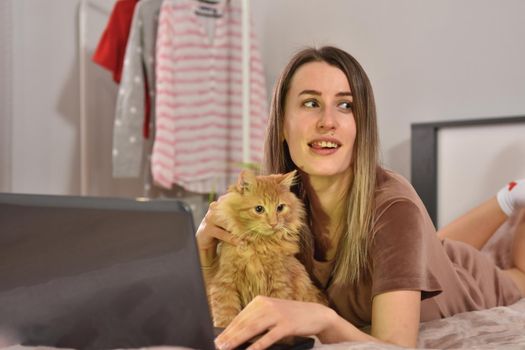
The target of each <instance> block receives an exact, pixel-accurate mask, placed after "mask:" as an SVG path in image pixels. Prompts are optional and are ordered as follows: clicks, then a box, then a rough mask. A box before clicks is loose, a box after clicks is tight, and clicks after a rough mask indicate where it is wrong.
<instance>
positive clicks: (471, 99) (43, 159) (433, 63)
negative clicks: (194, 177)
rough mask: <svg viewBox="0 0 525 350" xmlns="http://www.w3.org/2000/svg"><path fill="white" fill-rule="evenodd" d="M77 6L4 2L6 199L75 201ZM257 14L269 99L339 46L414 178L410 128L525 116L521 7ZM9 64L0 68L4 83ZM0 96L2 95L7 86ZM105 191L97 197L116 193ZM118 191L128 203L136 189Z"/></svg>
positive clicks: (332, 7)
mask: <svg viewBox="0 0 525 350" xmlns="http://www.w3.org/2000/svg"><path fill="white" fill-rule="evenodd" d="M79 2H80V1H78V0H76V1H72V0H49V1H45V2H43V1H39V0H16V1H15V0H3V2H2V7H0V10H1V11H0V23H3V22H4V21H6V20H7V17H6V16H9V14H8V13H7V12H8V11H5V5H4V4H7V3H10V4H11V5H10V6H11V9H10V10H9V11H12V16H13V17H12V18H13V20H12V21H11V22H9V21H8V22H9V23H12V25H13V29H12V30H11V31H3V30H2V31H1V32H0V50H2V51H0V52H5V51H6V50H5V47H6V45H7V46H8V49H9V50H10V51H11V52H12V57H11V61H10V62H11V64H12V67H13V69H12V73H11V75H12V78H13V79H12V90H11V92H12V99H11V100H12V108H11V111H9V109H8V108H6V107H5V105H4V104H2V107H0V113H2V114H1V115H0V128H1V129H2V131H1V133H0V137H2V141H1V142H2V143H0V146H1V147H2V152H0V169H1V171H0V174H1V177H0V180H2V181H0V186H2V188H1V189H3V190H11V191H16V192H38V193H79V192H80V169H79V168H80V163H79V133H80V126H79V108H80V107H79V89H78V69H79V66H78V50H77V45H78V32H77V28H78V19H77V13H78V4H79ZM251 5H252V10H253V21H254V22H255V25H256V30H257V34H258V35H259V37H260V39H261V51H262V55H263V60H264V64H265V69H266V75H267V84H268V88H269V89H270V88H271V86H272V85H273V82H274V80H275V78H276V76H277V75H278V74H279V71H280V69H281V68H282V67H283V65H284V64H285V63H286V61H287V59H288V58H289V57H290V55H291V54H292V53H293V52H294V51H295V50H297V49H298V48H300V47H303V46H305V45H323V44H335V45H338V46H340V47H341V48H343V49H346V50H348V51H349V52H351V53H352V54H353V55H355V56H356V58H357V59H358V60H359V61H360V62H361V63H362V65H363V66H364V67H365V69H366V70H367V72H368V74H369V76H370V79H371V81H372V85H373V86H374V88H375V95H376V100H377V106H378V112H379V125H380V133H381V140H382V148H383V152H382V153H383V160H384V162H385V164H386V165H387V166H389V167H391V168H393V169H395V170H398V171H400V172H401V173H402V174H404V175H405V176H407V177H408V176H409V169H410V164H409V160H410V149H409V143H410V142H409V140H410V123H411V122H421V121H431V120H432V121H433V120H446V119H458V118H461V119H463V118H479V117H483V116H487V117H488V116H507V115H517V114H525V105H524V103H523V101H525V84H524V83H523V81H525V65H524V62H525V41H524V40H523V38H524V37H525V26H523V25H522V24H523V23H522V22H523V13H525V2H523V1H520V0H505V1H502V2H494V1H489V0H464V1H461V2H458V1H455V0H439V1H438V0H432V1H425V2H420V1H417V0H397V1H395V2H394V1H388V0H371V1H366V2H365V1H358V0H326V1H321V0H252V2H251ZM2 25H3V26H5V25H6V24H2ZM2 28H3V27H2ZM6 43H7V44H6ZM9 50H8V51H9ZM7 61H8V60H7V59H6V58H5V57H4V58H2V59H1V60H0V77H3V76H5V75H6V71H5V67H6V66H7V63H6V62H7ZM1 70H4V71H3V72H2V71H1ZM7 73H9V71H8V72H7ZM98 73H99V74H105V73H106V72H103V71H102V70H101V71H99V72H98ZM0 89H6V88H5V86H4V87H2V83H1V82H0ZM1 91H2V90H0V92H1ZM2 99H3V100H5V96H2ZM3 100H0V101H3ZM93 118H94V117H93ZM99 118H100V116H99ZM108 118H111V116H109V117H108ZM7 129H9V130H10V133H9V132H6V130H7ZM7 134H10V135H11V142H10V145H7V146H6V145H5V143H6V141H5V140H7V138H6V135H7ZM110 137H111V133H110V132H108V130H103V129H101V132H100V133H99V134H98V136H97V137H95V136H93V137H92V139H90V140H88V142H89V143H90V144H91V145H94V144H96V143H101V144H108V140H109V138H110ZM9 147H10V148H11V149H10V150H9V149H8V148H9ZM105 151H107V152H108V153H107V156H108V157H109V154H110V149H107V150H103V149H102V150H98V152H101V153H100V154H101V156H104V155H103V153H104V152H105ZM6 153H7V155H8V156H10V157H7V158H6V156H5V154H6ZM6 159H7V160H6ZM9 159H12V161H11V163H10V164H9ZM99 164H101V166H102V167H103V168H101V169H98V168H97V169H95V168H94V167H93V169H95V172H96V173H99V174H101V173H103V174H105V172H106V173H108V174H109V171H108V169H106V168H104V167H107V165H108V163H105V162H102V161H101V162H99ZM6 179H7V180H6ZM105 181H106V184H105V185H104V186H100V189H99V190H98V191H99V193H103V192H107V193H109V192H111V191H112V189H113V188H114V187H115V186H113V182H111V181H112V180H105ZM123 188H124V189H123V190H122V191H119V192H118V193H119V194H121V195H125V194H126V193H127V192H126V191H127V189H128V188H135V187H134V186H131V185H130V187H127V186H124V187H123ZM131 192H132V191H131V190H130V191H129V192H128V193H131Z"/></svg>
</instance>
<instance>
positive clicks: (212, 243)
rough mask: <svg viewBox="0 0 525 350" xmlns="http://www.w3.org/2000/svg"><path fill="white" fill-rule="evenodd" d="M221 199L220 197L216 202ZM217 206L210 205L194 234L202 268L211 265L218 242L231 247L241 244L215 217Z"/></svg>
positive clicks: (216, 216) (214, 203) (224, 224)
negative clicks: (225, 243) (228, 244)
mask: <svg viewBox="0 0 525 350" xmlns="http://www.w3.org/2000/svg"><path fill="white" fill-rule="evenodd" d="M223 197H224V196H222V197H220V198H219V199H218V201H220V200H221V198H223ZM217 205H218V203H217V202H212V203H210V206H209V208H208V212H207V213H206V215H205V216H204V219H202V222H201V224H200V225H199V227H198V228H197V233H196V234H195V236H196V238H197V246H198V247H199V254H200V257H201V264H202V265H203V266H210V265H211V264H212V263H213V260H214V258H215V255H216V250H217V244H218V243H219V241H225V242H228V243H230V244H233V245H239V244H241V243H242V242H241V240H240V239H239V238H237V237H235V236H233V235H232V234H231V233H229V232H228V231H226V230H225V229H224V227H225V226H226V223H224V222H220V220H219V218H218V215H217Z"/></svg>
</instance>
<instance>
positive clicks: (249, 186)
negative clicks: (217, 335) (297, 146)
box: [209, 171, 326, 327]
mask: <svg viewBox="0 0 525 350" xmlns="http://www.w3.org/2000/svg"><path fill="white" fill-rule="evenodd" d="M294 177H295V171H293V172H290V173H288V174H284V175H268V176H255V175H254V174H253V173H252V172H251V171H243V172H242V173H241V174H240V176H239V181H238V183H237V185H234V186H230V188H229V189H228V192H227V193H226V195H224V196H223V198H221V200H219V201H218V203H217V213H218V219H219V221H220V222H225V223H226V224H225V226H226V227H224V228H225V229H226V230H227V231H229V232H231V233H232V234H233V235H235V236H237V237H239V238H241V239H242V240H243V241H244V242H245V244H243V245H239V246H233V245H231V244H227V243H225V242H222V243H221V246H220V249H219V261H218V267H217V271H216V274H215V275H214V277H213V278H212V279H211V281H210V286H209V298H210V304H211V309H212V314H213V321H214V325H215V326H216V327H226V326H227V325H228V324H229V323H230V322H231V321H232V319H233V318H234V317H235V316H236V315H237V314H238V313H239V312H240V311H241V310H242V308H244V307H245V306H246V304H248V303H249V302H250V301H251V300H252V299H253V298H254V297H256V296H257V295H265V296H271V297H276V298H282V299H293V300H299V301H308V302H318V303H323V304H326V300H325V297H324V296H323V294H322V293H321V292H320V291H319V290H318V289H317V288H316V287H315V286H314V284H313V283H312V281H311V280H310V277H309V276H308V273H307V272H306V269H305V268H304V266H303V265H302V264H301V263H300V262H299V260H298V259H297V258H296V257H295V255H296V254H297V253H298V252H299V238H300V232H301V230H302V228H303V225H304V220H305V210H304V206H303V204H302V202H301V201H300V200H299V199H298V198H297V197H296V196H295V195H294V194H293V193H292V192H290V186H291V185H292V184H293V181H294Z"/></svg>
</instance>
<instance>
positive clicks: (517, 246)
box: [505, 209, 525, 296]
mask: <svg viewBox="0 0 525 350" xmlns="http://www.w3.org/2000/svg"><path fill="white" fill-rule="evenodd" d="M512 263H513V266H514V267H513V268H511V269H508V270H505V272H506V273H507V274H508V275H509V276H510V278H512V279H513V280H514V282H515V283H516V284H517V285H518V287H519V288H520V290H521V294H522V295H523V296H525V209H523V210H521V213H520V216H519V218H518V225H517V227H516V231H515V232H514V240H513V241H512Z"/></svg>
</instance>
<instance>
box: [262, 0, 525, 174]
mask: <svg viewBox="0 0 525 350" xmlns="http://www.w3.org/2000/svg"><path fill="white" fill-rule="evenodd" d="M252 3H253V5H252V6H253V10H254V14H255V15H254V20H255V21H256V23H257V30H258V33H259V35H260V37H261V39H262V50H263V60H264V62H265V64H266V69H267V75H268V77H269V79H268V81H269V83H270V84H271V83H272V82H273V81H274V79H275V77H276V75H277V74H278V71H279V70H280V69H281V68H282V67H283V65H284V64H285V63H286V60H287V58H288V57H289V56H290V55H291V53H292V52H294V51H295V50H297V49H298V48H300V47H302V46H304V45H324V44H334V45H337V46H340V47H341V48H343V49H346V50H348V51H349V52H350V53H352V54H353V55H354V56H355V57H356V58H357V59H358V60H359V61H360V63H361V64H362V65H363V67H364V68H365V70H366V71H367V73H368V75H369V77H370V79H371V81H372V86H373V87H374V91H375V97H376V101H377V108H378V116H379V127H380V136H381V142H382V149H383V160H384V162H385V164H386V165H387V166H389V167H391V168H393V169H395V170H397V171H399V172H401V173H402V174H404V175H405V176H407V177H409V176H410V148H409V145H410V142H409V140H410V123H412V122H423V121H436V120H447V119H466V118H479V117H489V116H490V117H491V116H504V115H516V114H525V103H524V101H525V83H524V81H525V64H524V62H525V41H524V40H523V37H524V35H525V26H523V19H524V17H523V13H525V2H523V1H520V0H505V1H501V2H494V1H490V0H481V1H478V0H467V1H455V0H439V1H438V0H433V1H417V0H396V1H389V0H372V1H357V0H355V1H354V0H352V1H348V0H329V1H317V0H286V1H282V0H260V1H254V2H252ZM524 175H525V174H524Z"/></svg>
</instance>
